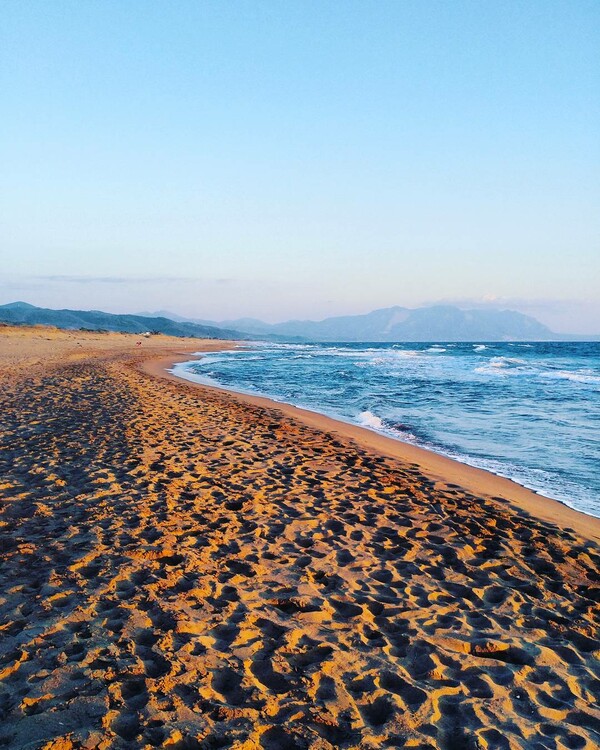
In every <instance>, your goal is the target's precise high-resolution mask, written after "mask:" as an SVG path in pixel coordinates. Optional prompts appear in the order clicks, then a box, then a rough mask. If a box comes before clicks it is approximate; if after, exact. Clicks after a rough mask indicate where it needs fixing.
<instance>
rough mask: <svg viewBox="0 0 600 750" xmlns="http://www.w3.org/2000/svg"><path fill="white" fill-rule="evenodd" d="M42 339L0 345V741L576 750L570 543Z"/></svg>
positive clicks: (373, 461)
mask: <svg viewBox="0 0 600 750" xmlns="http://www.w3.org/2000/svg"><path fill="white" fill-rule="evenodd" d="M19 335H21V334H19ZM0 336H1V334H0ZM52 336H53V338H51V339H50V341H49V342H48V340H47V339H46V338H45V335H44V334H40V332H39V331H37V332H35V331H34V332H33V333H31V334H30V338H29V340H26V339H25V335H23V336H22V338H21V339H20V344H19V347H18V352H20V353H18V354H15V351H16V349H15V345H14V342H15V340H16V339H15V334H12V338H11V337H10V336H6V335H5V336H4V337H3V339H4V346H5V351H8V352H9V355H6V356H5V357H4V360H2V361H3V363H4V366H3V374H2V377H1V381H0V384H1V389H0V422H1V425H2V453H1V458H0V460H1V464H0V467H1V479H0V481H1V484H0V495H1V497H2V504H1V513H2V516H1V527H0V532H1V535H2V565H1V568H0V575H1V578H0V586H1V588H0V628H1V630H0V632H1V635H2V641H1V645H0V678H1V681H2V687H1V688H0V719H1V723H0V726H1V728H0V746H4V747H7V748H8V747H9V748H44V749H45V750H50V748H54V750H58V748H61V750H62V749H66V748H153V747H167V748H169V747H171V748H179V749H180V750H186V749H189V748H221V747H222V748H228V747H229V748H238V749H239V750H241V749H242V748H243V749H244V750H251V749H252V748H267V749H269V748H270V749H271V750H286V749H288V748H289V749H291V750H300V749H302V748H312V749H313V750H325V749H326V748H338V747H339V748H373V749H375V748H385V747H413V748H422V749H424V748H442V749H443V750H462V749H463V748H465V749H470V748H473V749H475V748H511V749H512V748H524V749H525V748H527V749H529V748H588V749H590V750H591V748H596V747H597V746H598V743H599V738H600V712H599V711H598V709H597V705H598V699H599V697H600V696H599V685H600V681H599V680H600V675H599V674H598V658H597V657H598V655H599V652H598V648H599V644H598V641H597V640H596V637H597V633H598V624H599V620H600V611H599V608H598V592H599V588H598V572H599V568H600V566H599V562H600V554H599V548H598V546H597V545H596V544H595V542H593V541H591V540H590V539H589V538H588V539H586V538H584V537H583V536H581V535H579V533H577V532H575V531H573V530H570V529H569V528H564V527H563V528H560V527H557V526H554V525H553V524H551V523H549V522H547V521H543V520H538V519H536V518H535V517H533V516H531V515H528V514H527V513H526V512H524V511H521V512H519V511H515V510H514V509H512V508H510V507H509V506H508V505H506V504H501V503H498V502H495V501H494V500H492V499H490V498H482V497H476V496H474V495H473V494H470V493H468V492H466V491H463V490H461V489H460V488H459V487H458V486H457V485H456V484H444V483H442V482H439V481H437V482H435V481H434V480H433V479H431V478H428V477H426V476H425V475H424V474H423V473H422V471H421V469H420V468H419V467H418V466H416V465H414V464H412V465H409V464H402V463H401V462H399V461H398V460H395V459H393V458H392V457H389V456H385V455H381V454H379V453H377V452H376V451H375V450H373V449H369V448H368V447H364V446H363V447H361V446H360V445H359V444H357V443H356V442H353V441H351V440H350V439H346V438H344V437H342V436H340V435H332V434H329V433H326V432H322V431H319V430H317V429H314V428H313V427H311V426H309V425H307V424H304V423H302V422H301V421H297V420H294V419H292V418H290V417H289V416H288V415H287V414H286V413H283V412H281V411H280V410H279V409H278V408H277V407H275V406H273V407H271V408H269V407H264V406H258V405H252V404H249V403H247V402H244V401H242V400H240V399H238V398H237V397H236V396H234V395H230V394H225V393H221V392H218V391H215V390H209V389H203V388H198V387H195V386H193V385H190V384H186V383H176V382H173V381H171V380H164V379H159V378H156V377H154V376H152V375H150V374H148V373H147V372H143V371H140V369H139V362H140V361H141V360H144V359H146V358H149V357H151V356H153V354H152V352H151V351H149V350H148V349H149V347H150V346H152V347H155V349H156V353H159V352H160V351H161V350H160V347H163V351H164V347H165V346H167V345H168V342H166V341H164V340H163V341H159V340H155V341H154V342H153V341H152V340H150V342H146V341H144V343H143V345H142V347H139V348H136V347H135V339H134V338H132V337H119V336H118V335H115V336H112V337H105V338H103V337H102V336H95V337H94V336H89V337H88V339H87V340H86V338H85V337H79V338H78V337H77V336H76V335H75V334H58V333H55V334H52ZM7 342H8V343H7ZM11 342H12V343H11ZM82 342H83V345H82V346H80V344H81V343H82ZM107 342H109V343H107ZM110 342H112V343H110ZM213 345H214V344H213ZM170 346H171V347H172V348H175V347H176V346H182V345H181V343H179V344H176V343H175V344H174V343H171V344H170ZM11 347H12V348H11ZM188 348H190V349H191V348H193V349H195V350H197V349H199V348H200V347H199V345H198V343H196V344H194V346H193V347H190V346H189V344H188ZM36 352H42V353H41V354H38V355H36ZM9 359H10V362H9ZM20 362H23V364H21V363H20ZM7 363H9V364H7ZM589 523H590V529H596V526H595V525H594V524H595V522H594V521H593V520H592V519H590V522H589Z"/></svg>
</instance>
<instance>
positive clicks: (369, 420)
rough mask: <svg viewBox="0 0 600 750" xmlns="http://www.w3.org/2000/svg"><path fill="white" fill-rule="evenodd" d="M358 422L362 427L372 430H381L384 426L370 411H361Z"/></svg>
mask: <svg viewBox="0 0 600 750" xmlns="http://www.w3.org/2000/svg"><path fill="white" fill-rule="evenodd" d="M358 421H359V422H360V423H361V425H363V427H370V428H371V429H372V430H383V429H385V425H384V424H383V422H382V421H381V419H380V418H379V417H378V416H376V415H375V414H373V412H371V411H361V413H360V414H359V415H358Z"/></svg>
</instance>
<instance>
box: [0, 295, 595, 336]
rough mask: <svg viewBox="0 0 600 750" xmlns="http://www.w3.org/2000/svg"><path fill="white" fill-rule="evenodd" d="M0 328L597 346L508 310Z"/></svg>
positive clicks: (106, 318)
mask: <svg viewBox="0 0 600 750" xmlns="http://www.w3.org/2000/svg"><path fill="white" fill-rule="evenodd" d="M171 316H172V317H171ZM0 322H4V323H14V324H31V325H36V324H38V325H39V324H41V325H53V326H56V327H58V328H70V329H78V328H87V329H90V330H109V331H123V332H127V333H143V332H144V331H147V330H152V331H157V332H159V333H165V334H167V335H170V336H181V337H195V338H219V339H241V340H247V339H251V338H263V339H267V340H275V341H317V342H319V341H320V342H327V341H331V342H358V341H364V342H382V343H385V342H396V341H414V342H423V341H430V342H444V341H457V342H460V341H473V342H477V341H598V340H600V335H599V336H583V335H581V336H580V335H576V334H559V333H554V332H553V331H551V330H550V328H548V327H547V326H545V325H544V324H542V323H540V322H539V321H538V320H536V319H535V318H533V317H531V316H529V315H524V314H523V313H519V312H516V311H514V310H481V309H475V310H462V309H460V308H458V307H454V306H452V305H433V306H430V307H420V308H415V309H411V308H407V307H400V306H398V305H396V306H393V307H387V308H381V309H378V310H372V311H371V312H369V313H366V314H365V315H344V316H333V317H329V318H324V319H323V320H318V321H315V320H289V321H285V322H283V323H265V322H264V321H261V320H258V319H256V318H238V319H235V320H224V321H212V320H204V319H193V318H184V317H183V316H181V315H176V314H175V313H170V312H169V311H167V310H161V311H160V314H152V313H137V314H115V313H107V312H103V311H101V310H70V309H67V308H64V309H60V310H54V309H51V308H42V307H36V306H35V305H31V304H29V303H28V302H10V303H8V304H5V305H0Z"/></svg>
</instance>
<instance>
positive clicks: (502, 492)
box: [142, 356, 600, 543]
mask: <svg viewBox="0 0 600 750" xmlns="http://www.w3.org/2000/svg"><path fill="white" fill-rule="evenodd" d="M187 361H190V360H189V358H187V357H186V358H185V359H183V358H181V357H173V356H170V357H165V358H160V359H157V360H156V361H146V362H144V364H143V365H142V367H143V369H144V370H145V371H146V372H148V373H151V374H153V375H155V376H158V377H163V378H165V377H166V378H169V379H172V378H174V379H175V380H179V381H182V380H183V381H185V382H188V383H191V384H192V385H194V386H197V387H200V388H208V389H215V390H217V391H222V392H224V393H231V394H233V395H234V396H235V397H236V398H239V399H240V400H241V401H243V402H245V403H248V404H252V405H256V406H263V407H268V408H273V407H275V408H278V409H281V411H282V413H283V414H285V415H286V416H288V417H291V418H293V419H298V420H300V421H302V422H304V423H305V424H307V425H309V426H311V427H315V428H317V429H321V430H324V431H328V432H332V433H334V434H338V435H341V436H344V437H347V438H349V439H351V440H354V441H355V442H356V443H357V444H359V445H362V446H365V447H368V448H371V449H374V450H376V451H378V452H380V453H382V454H384V455H386V456H390V457H393V458H396V459H399V460H400V461H402V462H405V463H409V464H414V465H416V466H418V467H419V469H420V470H421V471H423V472H424V473H425V474H426V475H427V476H430V477H431V478H433V479H435V480H436V481H444V482H450V483H455V484H457V485H458V486H460V487H462V488H463V489H465V490H467V491H469V492H473V493H474V494H481V495H484V496H485V497H488V498H494V499H496V500H497V501H499V502H508V503H512V504H514V505H515V506H518V507H519V508H521V509H523V510H525V511H527V512H529V513H532V514H533V515H535V516H537V517H538V518H542V519H544V520H546V521H551V522H552V523H556V524H557V525H559V526H562V527H571V528H573V529H575V530H576V531H577V532H578V533H580V534H582V535H583V536H585V537H587V538H589V539H591V540H593V541H595V542H597V543H600V518H598V517H596V516H591V515H588V514H587V513H583V512H582V511H579V510H576V509H575V508H572V507H570V506H568V505H566V504H565V503H562V502H561V501H560V500H555V499H553V498H549V497H546V496H544V495H539V494H537V493H536V492H534V491H533V490H530V489H528V488H527V487H524V486H523V485H520V484H518V483H517V482H514V481H513V480H511V479H507V478H505V477H500V476H498V475H497V474H492V473H491V472H489V471H486V470H485V469H479V468H476V467H474V466H469V465H468V464H464V463H461V462H459V461H455V460H454V459H452V458H448V457H447V456H443V455H442V454H439V453H435V452H434V451H431V450H428V449H426V448H422V447H420V446H417V445H412V444H411V443H406V442H403V441H401V440H399V439H395V438H392V437H387V436H386V435H381V434H379V433H376V432H374V431H373V430H369V429H366V428H365V427H361V426H359V425H354V424H351V423H349V422H343V421H341V420H339V419H334V418H333V417H329V416H327V415H325V414H319V413H318V412H315V411H311V410H308V409H302V408H300V407H297V406H294V405H293V404H288V403H283V402H280V401H274V400H272V399H269V398H267V397H265V396H254V395H252V394H248V393H243V392H240V391H235V390H233V389H229V388H222V387H220V386H217V385H213V384H208V383H199V382H198V381H196V380H194V379H193V378H191V377H190V378H188V377H185V376H184V375H182V374H175V373H174V372H171V370H172V368H173V367H174V366H175V365H176V364H181V363H183V362H187Z"/></svg>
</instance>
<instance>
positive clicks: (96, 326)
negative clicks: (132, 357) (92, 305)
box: [0, 302, 249, 339]
mask: <svg viewBox="0 0 600 750" xmlns="http://www.w3.org/2000/svg"><path fill="white" fill-rule="evenodd" d="M0 322H3V323H13V324H27V325H47V326H56V327H57V328H68V329H73V330H75V329H81V328H84V329H86V330H91V331H122V332H123V333H144V332H145V331H156V332H157V333H165V334H167V335H168V336H191V337H193V338H214V339H239V338H249V336H248V335H247V334H246V335H244V334H243V333H240V332H239V331H230V330H225V329H224V328H220V327H219V326H212V325H202V324H198V323H191V322H187V321H185V320H181V321H175V320H173V319H172V318H167V317H164V316H159V317H150V318H149V317H147V316H142V315H113V314H112V313H106V312H101V311H100V310H50V309H48V308H44V307H35V305H30V304H28V303H27V302H11V303H10V304H8V305H0Z"/></svg>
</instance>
